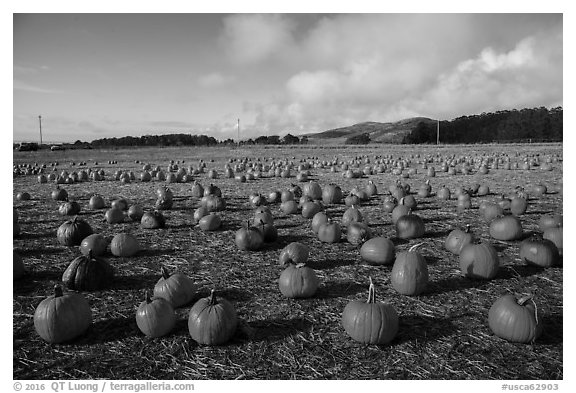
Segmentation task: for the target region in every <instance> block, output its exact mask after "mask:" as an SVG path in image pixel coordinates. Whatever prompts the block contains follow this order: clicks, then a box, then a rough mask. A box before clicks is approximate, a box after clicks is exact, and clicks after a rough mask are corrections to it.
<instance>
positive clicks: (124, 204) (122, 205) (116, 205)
mask: <svg viewBox="0 0 576 393" xmlns="http://www.w3.org/2000/svg"><path fill="white" fill-rule="evenodd" d="M110 207H111V208H112V209H118V210H121V211H126V210H128V201H127V200H126V199H125V198H118V199H114V200H113V201H112V202H111V203H110Z"/></svg>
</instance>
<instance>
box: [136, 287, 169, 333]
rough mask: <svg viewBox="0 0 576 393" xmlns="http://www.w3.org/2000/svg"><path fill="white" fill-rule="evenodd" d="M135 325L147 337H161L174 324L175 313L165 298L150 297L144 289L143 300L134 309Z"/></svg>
mask: <svg viewBox="0 0 576 393" xmlns="http://www.w3.org/2000/svg"><path fill="white" fill-rule="evenodd" d="M136 325H137V326H138V329H140V331H141V332H142V333H144V334H145V335H146V336H148V337H152V338H156V337H162V336H165V335H166V334H168V333H170V331H171V330H172V329H173V328H174V326H175V325H176V313H175V312H174V308H173V307H172V305H171V304H170V302H168V301H167V300H166V299H163V298H161V297H154V298H150V293H149V292H148V291H146V295H145V298H144V301H143V302H142V303H140V305H139V306H138V309H137V310H136Z"/></svg>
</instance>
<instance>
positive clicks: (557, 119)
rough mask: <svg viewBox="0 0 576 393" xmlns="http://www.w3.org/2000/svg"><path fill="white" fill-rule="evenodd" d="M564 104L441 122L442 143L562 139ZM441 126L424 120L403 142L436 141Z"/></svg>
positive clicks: (483, 114) (548, 140)
mask: <svg viewBox="0 0 576 393" xmlns="http://www.w3.org/2000/svg"><path fill="white" fill-rule="evenodd" d="M562 115H563V114H562V107H557V108H552V109H547V108H544V107H540V108H533V109H521V110H516V109H513V110H505V111H498V112H493V113H482V114H480V115H472V116H462V117H458V118H456V119H453V120H450V121H441V122H440V143H489V142H529V141H530V142H561V141H562V139H563V138H562V130H563V121H562ZM436 137H437V125H436V124H430V123H424V122H420V123H418V125H417V126H416V128H415V129H414V130H412V131H411V132H410V133H409V134H407V135H406V136H405V137H404V139H403V141H402V142H403V143H436Z"/></svg>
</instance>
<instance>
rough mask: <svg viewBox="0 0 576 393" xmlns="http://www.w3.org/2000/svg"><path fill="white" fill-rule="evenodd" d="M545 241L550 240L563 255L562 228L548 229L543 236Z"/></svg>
mask: <svg viewBox="0 0 576 393" xmlns="http://www.w3.org/2000/svg"><path fill="white" fill-rule="evenodd" d="M542 237H543V238H544V239H548V240H550V241H551V242H552V243H554V244H555V245H556V248H557V249H558V252H559V253H560V255H562V254H563V229H562V227H555V228H548V229H546V230H545V231H544V234H543V235H542Z"/></svg>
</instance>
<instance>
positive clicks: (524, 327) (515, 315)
mask: <svg viewBox="0 0 576 393" xmlns="http://www.w3.org/2000/svg"><path fill="white" fill-rule="evenodd" d="M488 325H489V326H490V329H491V330H492V332H493V333H494V334H495V335H496V336H498V337H500V338H503V339H505V340H507V341H511V342H518V343H526V344H528V343H533V342H534V341H535V340H536V339H537V338H538V337H539V336H540V334H541V333H542V313H541V312H538V311H537V308H536V303H535V302H534V300H533V299H532V296H523V297H522V298H520V299H517V298H516V297H515V296H514V295H504V296H502V297H500V298H499V299H498V300H496V301H495V302H494V304H492V307H490V310H489V311H488Z"/></svg>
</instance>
